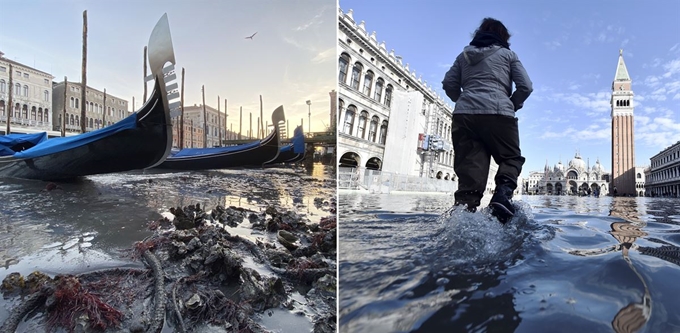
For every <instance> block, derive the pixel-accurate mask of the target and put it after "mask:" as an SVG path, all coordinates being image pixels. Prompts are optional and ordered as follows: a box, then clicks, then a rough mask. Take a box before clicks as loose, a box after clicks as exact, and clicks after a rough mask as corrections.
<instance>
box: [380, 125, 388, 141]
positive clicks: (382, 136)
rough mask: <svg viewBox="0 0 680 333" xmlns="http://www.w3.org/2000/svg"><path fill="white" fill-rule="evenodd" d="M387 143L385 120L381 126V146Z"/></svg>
mask: <svg viewBox="0 0 680 333" xmlns="http://www.w3.org/2000/svg"><path fill="white" fill-rule="evenodd" d="M385 141H387V120H383V122H382V125H380V144H381V145H384V144H385Z"/></svg>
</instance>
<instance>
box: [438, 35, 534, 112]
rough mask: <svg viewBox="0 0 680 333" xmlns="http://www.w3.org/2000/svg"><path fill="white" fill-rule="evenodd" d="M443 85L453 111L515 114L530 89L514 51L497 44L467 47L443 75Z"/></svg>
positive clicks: (527, 76) (531, 89)
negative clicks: (513, 89)
mask: <svg viewBox="0 0 680 333" xmlns="http://www.w3.org/2000/svg"><path fill="white" fill-rule="evenodd" d="M513 82H514V83H515V88H516V89H515V92H514V93H513V92H512V83H513ZM442 85H443V89H444V91H445V92H446V95H447V96H449V98H451V100H452V101H454V102H455V103H456V106H455V108H454V111H453V113H454V114H497V115H505V116H510V117H514V116H515V112H517V110H519V109H521V108H522V106H523V105H524V101H525V100H526V99H527V98H528V97H529V95H530V94H531V92H532V91H533V88H532V84H531V80H530V79H529V75H528V74H527V72H526V70H525V69H524V66H522V63H521V62H520V61H519V58H518V57H517V54H515V52H514V51H512V50H510V49H507V48H503V47H501V46H498V45H491V46H487V47H476V46H472V45H468V46H466V47H465V48H464V49H463V52H461V54H460V55H458V57H457V58H456V61H454V62H453V66H451V69H449V71H448V72H447V73H446V75H445V76H444V81H442ZM461 90H462V91H461Z"/></svg>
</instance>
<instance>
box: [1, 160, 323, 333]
mask: <svg viewBox="0 0 680 333" xmlns="http://www.w3.org/2000/svg"><path fill="white" fill-rule="evenodd" d="M335 179H336V175H335V171H334V170H333V169H332V168H331V167H329V166H324V165H322V164H313V165H310V166H308V167H307V168H302V167H296V168H293V167H290V168H268V169H256V170H215V171H204V172H163V171H159V170H149V171H143V172H142V171H137V172H129V173H120V174H107V175H97V176H88V177H85V178H83V179H81V180H78V181H74V182H69V183H58V186H59V187H58V188H56V189H52V190H49V191H48V190H47V189H46V185H47V184H48V183H46V182H42V181H30V180H18V179H0V221H1V223H0V279H4V278H5V277H6V276H7V275H8V274H10V273H12V272H19V273H21V274H22V275H23V276H27V275H28V274H30V273H32V272H34V271H36V270H39V271H41V272H43V273H46V274H48V275H50V276H54V275H56V274H79V273H83V272H89V271H94V270H98V269H105V268H115V267H140V268H141V267H143V265H142V264H141V263H140V262H139V260H137V261H134V260H132V259H131V258H130V249H131V248H132V247H133V245H134V243H135V242H138V241H142V240H143V239H144V238H145V237H148V236H150V235H152V234H153V231H150V230H149V223H150V222H153V221H157V220H159V219H160V218H161V217H162V216H164V214H167V212H168V211H169V209H170V208H171V207H185V206H188V205H195V204H197V203H198V204H200V205H201V207H205V210H206V211H208V210H210V209H212V208H214V207H216V206H217V205H221V206H223V207H230V206H234V207H240V208H245V209H249V210H253V211H256V212H263V211H264V210H265V209H266V208H267V207H268V206H274V207H276V208H277V209H279V210H293V211H295V212H296V213H297V214H298V215H300V216H301V217H302V218H303V221H305V222H309V223H319V222H320V219H321V218H323V217H328V216H335V212H334V210H333V211H332V212H331V210H330V207H329V205H328V203H329V202H334V201H335V196H336V180H335ZM324 202H325V204H324ZM227 229H228V231H229V232H230V233H232V234H238V235H240V236H243V237H246V238H250V239H252V240H253V241H255V240H256V239H261V238H265V237H267V236H266V235H265V232H264V231H255V230H253V229H251V228H249V226H248V223H247V220H246V221H244V223H243V224H242V225H239V226H237V227H234V228H230V227H227ZM274 241H275V239H274ZM296 301H298V303H300V302H304V297H300V295H297V299H296ZM17 304H18V301H17V300H16V299H15V298H3V299H0V323H2V322H4V320H5V319H6V318H7V317H8V315H9V313H10V311H11V308H12V307H13V306H16V305H17ZM298 312H299V311H298ZM308 319H309V318H307V317H306V316H304V315H302V316H301V315H300V313H293V311H288V310H284V311H281V310H272V311H269V312H268V315H266V316H262V318H261V321H260V324H261V325H263V326H264V327H265V328H267V329H270V330H272V331H273V332H311V330H312V323H311V322H310V320H308ZM34 324H35V323H34ZM35 325H37V326H35ZM35 325H34V326H35V327H33V326H32V327H33V329H34V328H36V327H41V325H38V324H35ZM23 327H24V328H25V329H26V330H30V329H29V328H28V327H27V326H26V325H24V326H23ZM22 331H23V330H22V326H20V327H19V329H18V330H17V332H22Z"/></svg>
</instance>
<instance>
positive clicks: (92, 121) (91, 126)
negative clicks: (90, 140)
mask: <svg viewBox="0 0 680 333" xmlns="http://www.w3.org/2000/svg"><path fill="white" fill-rule="evenodd" d="M90 128H94V120H93V119H92V118H90Z"/></svg>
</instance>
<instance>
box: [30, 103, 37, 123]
mask: <svg viewBox="0 0 680 333" xmlns="http://www.w3.org/2000/svg"><path fill="white" fill-rule="evenodd" d="M37 117H38V108H36V107H35V106H33V107H31V119H32V120H37Z"/></svg>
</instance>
